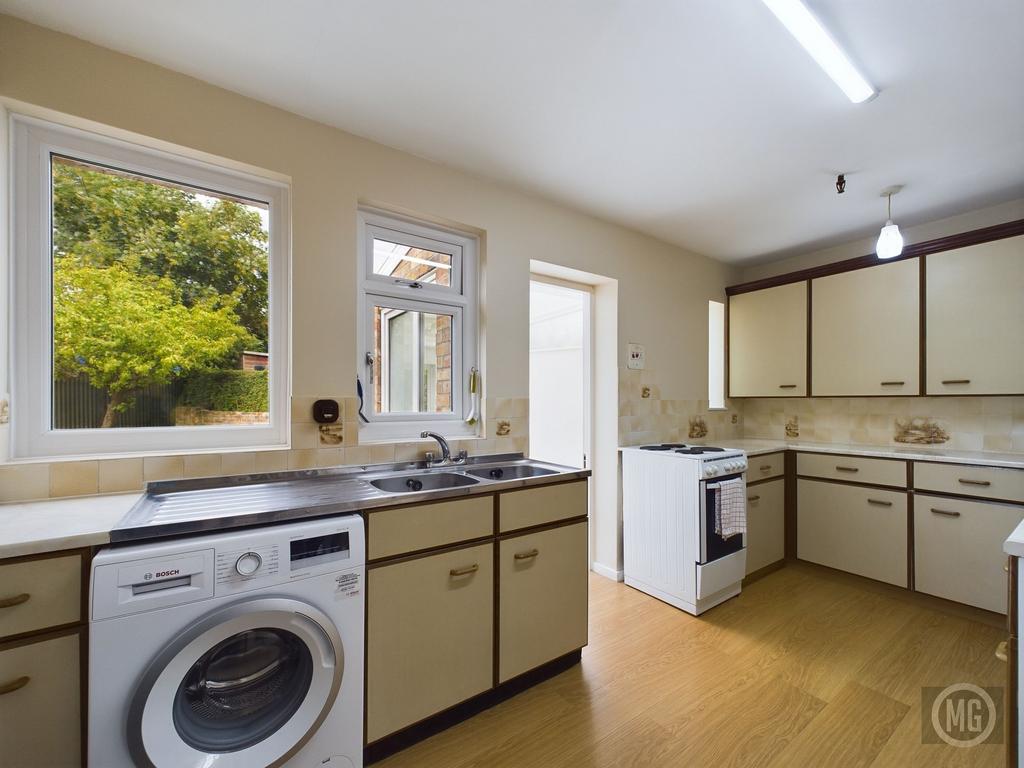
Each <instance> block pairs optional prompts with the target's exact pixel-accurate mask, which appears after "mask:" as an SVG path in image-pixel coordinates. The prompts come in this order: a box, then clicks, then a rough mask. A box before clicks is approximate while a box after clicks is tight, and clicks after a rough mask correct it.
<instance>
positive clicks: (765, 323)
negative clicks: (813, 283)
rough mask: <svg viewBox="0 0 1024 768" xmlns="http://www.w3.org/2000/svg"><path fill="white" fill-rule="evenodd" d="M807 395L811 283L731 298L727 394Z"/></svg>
mask: <svg viewBox="0 0 1024 768" xmlns="http://www.w3.org/2000/svg"><path fill="white" fill-rule="evenodd" d="M806 394H807V283H806V282H800V283H790V284H787V285H779V286H776V287H774V288H766V289H764V290H761V291H751V292H750V293H741V294H737V295H735V296H731V297H730V298H729V396H730V397H803V396H804V395H806Z"/></svg>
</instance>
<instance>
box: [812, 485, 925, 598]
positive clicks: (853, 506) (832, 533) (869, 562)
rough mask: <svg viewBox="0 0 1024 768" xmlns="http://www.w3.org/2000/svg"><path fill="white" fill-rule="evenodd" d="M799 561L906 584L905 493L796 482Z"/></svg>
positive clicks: (897, 583)
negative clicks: (807, 561)
mask: <svg viewBox="0 0 1024 768" xmlns="http://www.w3.org/2000/svg"><path fill="white" fill-rule="evenodd" d="M797 557H799V558H800V559H801V560H809V561H810V562H812V563H818V564H820V565H827V566H829V567H830V568H837V569H839V570H841V571H848V572H849V573H856V574H859V575H860V576H867V577H868V578H870V579H877V580H879V581H885V582H888V583H889V584H896V585H897V586H900V587H905V586H907V494H906V493H901V492H898V491H882V490H878V489H874V488H859V487H857V486H855V485H838V484H836V483H823V482H819V481H817V480H800V481H798V483H797Z"/></svg>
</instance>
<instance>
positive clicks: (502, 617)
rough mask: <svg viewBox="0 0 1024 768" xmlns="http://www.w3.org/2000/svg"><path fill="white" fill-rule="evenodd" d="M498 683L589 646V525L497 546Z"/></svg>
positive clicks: (552, 530)
mask: <svg viewBox="0 0 1024 768" xmlns="http://www.w3.org/2000/svg"><path fill="white" fill-rule="evenodd" d="M498 562H499V565H498V584H499V595H500V597H499V599H498V626H499V627H500V629H499V634H498V637H499V642H498V682H499V683H503V682H505V681H506V680H510V679H512V678H513V677H516V676H517V675H521V674H523V673H524V672H529V671H530V670H531V669H534V668H536V667H539V666H540V665H542V664H544V663H546V662H549V661H552V660H554V659H557V658H558V657H559V656H564V655H565V654H567V653H570V652H572V651H575V650H576V649H577V648H582V647H583V646H584V645H586V644H587V578H588V568H587V524H586V523H585V522H582V523H574V524H572V525H564V526H561V527H559V528H550V529H548V530H544V531H539V532H537V533H527V534H524V535H522V536H514V537H512V538H507V539H502V541H501V543H500V544H499V545H498Z"/></svg>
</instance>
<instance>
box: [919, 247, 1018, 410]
mask: <svg viewBox="0 0 1024 768" xmlns="http://www.w3.org/2000/svg"><path fill="white" fill-rule="evenodd" d="M925 297H926V298H925V304H926V308H927V309H926V312H927V320H926V349H927V355H926V360H925V368H926V370H927V388H926V389H927V394H929V395H1006V394H1019V393H1022V392H1024V235H1019V236H1017V237H1008V238H1004V239H1002V240H993V241H991V242H988V243H980V244H978V245H971V246H968V247H966V248H957V249H955V250H952V251H943V252H941V253H933V254H930V255H928V256H926V257H925Z"/></svg>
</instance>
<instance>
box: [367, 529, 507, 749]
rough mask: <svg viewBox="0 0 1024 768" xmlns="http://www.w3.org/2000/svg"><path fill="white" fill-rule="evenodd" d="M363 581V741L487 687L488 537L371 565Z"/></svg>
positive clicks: (490, 620)
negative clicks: (459, 546)
mask: <svg viewBox="0 0 1024 768" xmlns="http://www.w3.org/2000/svg"><path fill="white" fill-rule="evenodd" d="M367 583H368V588H367V611H366V615H367V636H366V676H367V680H366V737H367V741H369V742H373V741H375V740H377V739H379V738H381V737H383V736H387V735H388V734H390V733H394V732H395V731H398V730H401V729H402V728H404V727H406V726H409V725H412V724H413V723H415V722H418V721H420V720H422V719H424V718H426V717H429V716H430V715H433V714H436V713H437V712H440V711H441V710H443V709H447V708H448V707H451V706H453V705H455V704H458V703H459V702H462V701H465V700H466V699H468V698H471V697H472V696H475V695H476V694H478V693H482V692H483V691H486V690H489V689H490V688H491V685H492V682H493V675H494V667H493V658H494V657H493V646H494V640H493V638H494V545H493V544H490V543H488V544H482V545H480V546H475V547H466V548H463V549H456V550H452V551H449V552H441V553H439V554H436V555H429V556H427V557H420V558H416V559H413V560H405V561H399V562H397V563H393V564H389V565H381V566H378V567H373V568H370V570H369V574H368V577H367Z"/></svg>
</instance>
